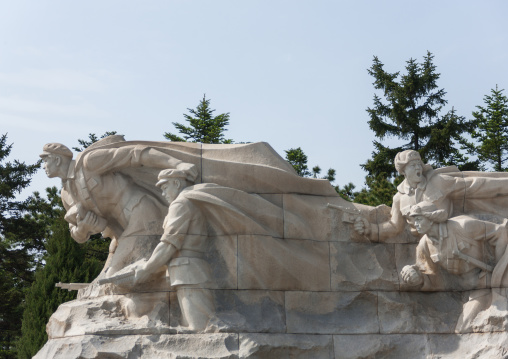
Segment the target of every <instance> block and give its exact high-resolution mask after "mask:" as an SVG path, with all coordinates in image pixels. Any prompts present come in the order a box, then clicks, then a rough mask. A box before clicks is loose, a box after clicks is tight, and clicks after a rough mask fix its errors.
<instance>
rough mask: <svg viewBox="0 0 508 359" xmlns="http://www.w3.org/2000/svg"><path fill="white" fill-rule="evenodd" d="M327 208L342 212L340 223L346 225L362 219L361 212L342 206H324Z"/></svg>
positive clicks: (329, 204)
mask: <svg viewBox="0 0 508 359" xmlns="http://www.w3.org/2000/svg"><path fill="white" fill-rule="evenodd" d="M326 206H327V207H329V208H333V209H338V210H339V211H342V212H343V213H342V222H346V223H355V220H356V219H357V218H361V217H362V212H360V210H358V209H356V208H347V207H343V206H338V205H335V204H331V203H328V204H327V205H326Z"/></svg>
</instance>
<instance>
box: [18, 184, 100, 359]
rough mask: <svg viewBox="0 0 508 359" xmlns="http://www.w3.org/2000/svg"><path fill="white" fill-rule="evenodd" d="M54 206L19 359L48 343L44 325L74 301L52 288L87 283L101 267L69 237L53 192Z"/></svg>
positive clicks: (25, 316) (70, 295)
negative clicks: (59, 284)
mask: <svg viewBox="0 0 508 359" xmlns="http://www.w3.org/2000/svg"><path fill="white" fill-rule="evenodd" d="M47 203H54V204H57V206H56V207H54V208H53V211H54V213H55V214H57V216H56V217H55V218H53V219H48V221H49V223H50V231H51V236H50V237H49V238H48V240H47V243H46V255H45V256H44V259H45V261H46V265H45V266H44V267H41V268H39V269H38V270H37V272H36V274H35V281H34V283H33V284H32V286H31V287H30V289H29V290H28V292H27V295H26V298H25V300H26V306H25V310H24V312H23V324H22V329H21V330H22V336H21V338H20V340H19V342H18V343H17V348H18V358H20V359H24V358H27V359H28V358H31V357H32V356H33V355H35V354H36V353H37V352H38V351H39V349H40V348H41V347H42V346H43V345H44V343H45V342H46V340H47V334H46V323H47V322H48V320H49V317H50V316H51V314H53V312H54V311H55V310H56V309H57V308H58V306H59V305H60V304H61V303H63V302H67V301H69V300H72V299H75V298H76V292H75V291H72V292H68V291H67V290H63V289H60V288H56V287H55V284H56V283H58V282H63V283H88V282H90V281H91V280H92V279H94V278H95V277H96V276H97V275H98V274H99V273H100V270H101V268H102V266H103V264H104V263H103V262H101V261H100V260H98V259H97V258H95V257H90V256H87V255H86V253H87V251H88V247H89V245H88V243H87V244H85V245H79V244H77V243H76V242H75V241H74V240H73V239H72V238H71V236H70V234H69V225H68V223H67V222H66V221H65V220H64V214H65V210H64V209H63V206H62V205H61V203H60V201H59V197H58V195H57V194H56V192H53V191H52V190H51V191H48V202H47Z"/></svg>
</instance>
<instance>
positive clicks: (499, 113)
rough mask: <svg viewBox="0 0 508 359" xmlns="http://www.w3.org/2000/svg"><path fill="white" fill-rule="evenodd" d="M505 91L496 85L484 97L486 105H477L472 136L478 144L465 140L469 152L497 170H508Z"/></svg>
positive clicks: (507, 107) (507, 100)
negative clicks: (507, 164) (507, 162)
mask: <svg viewBox="0 0 508 359" xmlns="http://www.w3.org/2000/svg"><path fill="white" fill-rule="evenodd" d="M503 91H504V90H499V89H498V87H497V85H496V89H495V90H494V89H492V90H491V95H490V96H489V95H485V97H484V98H483V102H484V103H485V107H482V106H476V108H477V109H478V111H474V112H473V117H474V120H473V122H474V124H475V128H474V129H473V131H472V132H471V137H472V138H473V139H475V140H477V141H478V144H474V143H470V142H467V141H464V144H465V146H466V148H467V149H468V150H469V153H471V154H473V155H476V156H478V159H479V160H480V161H482V162H487V163H489V164H491V165H492V170H494V171H496V172H502V171H507V170H508V167H507V166H506V161H507V160H508V98H507V97H506V95H504V94H503Z"/></svg>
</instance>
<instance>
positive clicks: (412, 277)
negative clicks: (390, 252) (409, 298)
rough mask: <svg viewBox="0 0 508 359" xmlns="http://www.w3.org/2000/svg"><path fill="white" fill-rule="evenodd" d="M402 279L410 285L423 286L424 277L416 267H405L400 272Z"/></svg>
mask: <svg viewBox="0 0 508 359" xmlns="http://www.w3.org/2000/svg"><path fill="white" fill-rule="evenodd" d="M400 275H401V276H402V279H403V280H404V282H406V283H407V284H409V285H412V286H416V285H421V284H423V275H422V273H421V272H420V270H419V269H418V268H416V267H414V266H409V265H407V266H405V267H404V268H402V271H401V272H400Z"/></svg>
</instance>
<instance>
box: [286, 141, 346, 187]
mask: <svg viewBox="0 0 508 359" xmlns="http://www.w3.org/2000/svg"><path fill="white" fill-rule="evenodd" d="M284 152H286V161H288V162H289V164H290V165H291V166H293V168H294V169H295V171H296V174H298V176H301V177H313V178H320V179H326V180H328V181H330V183H331V182H333V181H335V173H336V171H335V170H334V169H333V168H329V169H328V171H327V172H326V175H325V176H324V177H319V175H320V174H321V167H319V166H314V167H312V172H311V171H309V167H308V166H307V161H308V159H307V155H306V154H305V152H303V150H302V149H301V148H300V147H297V148H291V149H289V150H284Z"/></svg>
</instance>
